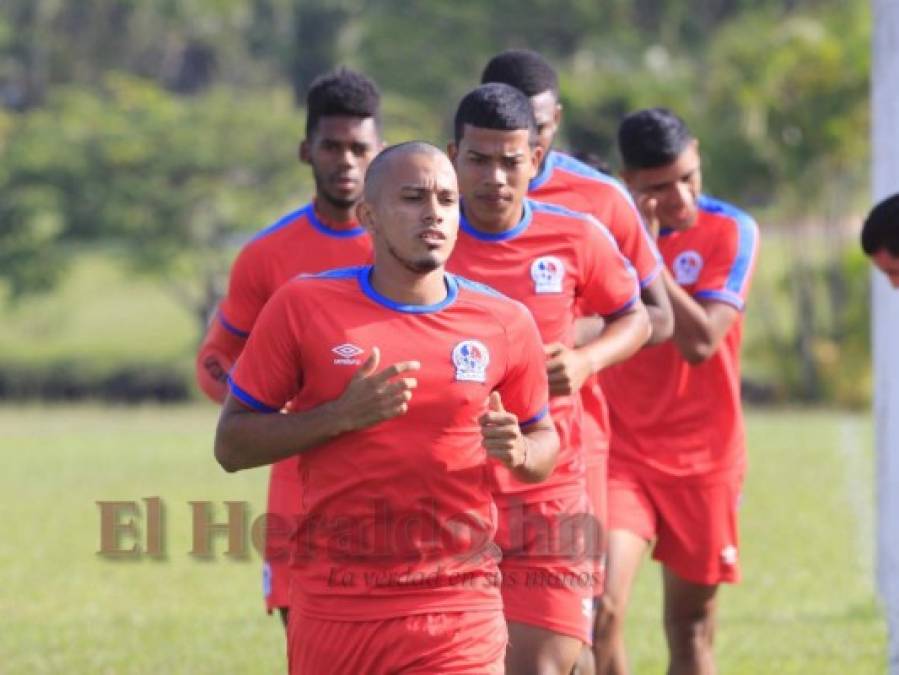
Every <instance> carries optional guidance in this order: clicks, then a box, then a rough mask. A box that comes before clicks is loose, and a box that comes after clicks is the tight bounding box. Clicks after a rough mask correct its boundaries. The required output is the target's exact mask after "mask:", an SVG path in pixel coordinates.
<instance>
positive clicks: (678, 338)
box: [664, 270, 717, 364]
mask: <svg viewBox="0 0 899 675" xmlns="http://www.w3.org/2000/svg"><path fill="white" fill-rule="evenodd" d="M664 275H665V277H664V278H665V288H666V290H667V291H668V297H669V298H670V299H671V308H672V310H674V335H673V336H672V339H673V340H674V344H675V345H676V346H677V349H678V351H679V352H680V353H681V355H683V357H684V359H686V361H687V362H688V363H692V364H697V363H702V362H703V361H705V360H706V359H708V358H709V356H711V355H712V354H713V353H714V352H715V349H716V347H717V340H716V337H715V334H714V331H713V327H712V322H711V321H710V320H709V316H708V313H707V312H706V311H705V308H704V307H703V306H702V305H701V304H699V303H698V302H696V300H694V299H693V298H692V297H690V295H689V293H687V292H686V291H685V290H684V289H683V288H681V286H680V285H679V284H678V283H677V282H676V281H675V280H674V278H673V277H672V276H671V274H670V273H669V272H668V271H667V270H665V272H664Z"/></svg>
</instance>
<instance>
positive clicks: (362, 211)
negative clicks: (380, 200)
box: [356, 199, 374, 234]
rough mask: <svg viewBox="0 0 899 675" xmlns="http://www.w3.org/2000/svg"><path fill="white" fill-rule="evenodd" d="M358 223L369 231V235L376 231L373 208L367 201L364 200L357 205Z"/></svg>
mask: <svg viewBox="0 0 899 675" xmlns="http://www.w3.org/2000/svg"><path fill="white" fill-rule="evenodd" d="M356 221H357V222H358V223H359V224H360V225H362V227H364V228H365V229H366V230H368V233H369V234H371V233H372V232H373V231H374V219H373V218H372V210H371V206H370V205H369V204H368V203H367V202H366V201H365V199H362V200H361V201H360V202H359V203H358V204H356Z"/></svg>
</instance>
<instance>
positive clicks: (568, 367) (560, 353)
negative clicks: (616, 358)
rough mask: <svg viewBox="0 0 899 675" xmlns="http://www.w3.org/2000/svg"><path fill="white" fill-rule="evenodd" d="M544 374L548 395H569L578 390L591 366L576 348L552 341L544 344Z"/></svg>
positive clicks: (588, 373)
mask: <svg viewBox="0 0 899 675" xmlns="http://www.w3.org/2000/svg"><path fill="white" fill-rule="evenodd" d="M543 353H544V354H545V355H546V375H547V377H548V378H549V395H550V396H570V395H572V394H574V393H575V392H577V391H579V390H580V388H581V387H582V386H583V384H584V382H586V380H587V378H588V377H590V376H591V375H592V374H593V368H592V366H591V365H590V362H589V361H588V360H587V358H586V357H585V356H584V355H583V354H581V353H580V352H579V351H577V350H576V349H571V348H570V347H566V346H565V345H563V344H561V343H558V342H554V343H553V344H550V345H544V347H543Z"/></svg>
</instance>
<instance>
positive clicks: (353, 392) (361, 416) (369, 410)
mask: <svg viewBox="0 0 899 675" xmlns="http://www.w3.org/2000/svg"><path fill="white" fill-rule="evenodd" d="M380 362H381V351H380V350H379V349H378V348H377V347H372V350H371V355H369V357H368V358H367V359H366V360H365V363H363V364H362V365H361V366H360V367H359V370H357V371H356V373H355V374H354V375H353V378H352V379H351V380H350V383H349V384H348V385H347V387H346V389H344V391H343V393H342V394H341V395H340V398H338V399H337V400H336V401H335V402H334V414H335V415H339V419H340V420H341V422H342V425H341V426H342V427H343V428H344V431H356V430H358V429H365V428H366V427H370V426H372V425H374V424H377V423H378V422H383V421H384V420H389V419H391V418H393V417H397V416H399V415H403V414H405V413H406V411H407V410H408V409H409V401H410V400H411V399H412V390H413V389H415V387H416V386H418V381H417V380H416V379H415V378H414V377H399V376H400V375H401V374H403V373H409V372H413V371H416V370H418V369H419V368H421V364H420V363H419V362H418V361H402V362H400V363H394V364H393V365H391V366H387V367H386V368H385V369H384V370H382V371H381V372H379V373H376V372H375V371H376V370H377V369H378V365H379V364H380Z"/></svg>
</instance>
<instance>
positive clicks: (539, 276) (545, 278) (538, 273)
mask: <svg viewBox="0 0 899 675" xmlns="http://www.w3.org/2000/svg"><path fill="white" fill-rule="evenodd" d="M564 278H565V265H563V264H562V261H561V260H559V259H558V258H557V257H555V256H554V255H545V256H543V257H542V258H537V259H536V260H535V261H534V262H533V263H531V279H533V280H534V292H535V293H561V292H562V280H563V279H564Z"/></svg>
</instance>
